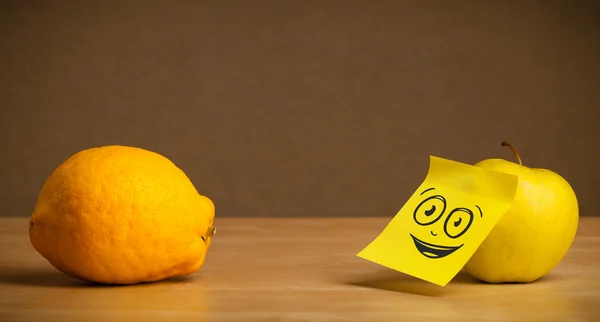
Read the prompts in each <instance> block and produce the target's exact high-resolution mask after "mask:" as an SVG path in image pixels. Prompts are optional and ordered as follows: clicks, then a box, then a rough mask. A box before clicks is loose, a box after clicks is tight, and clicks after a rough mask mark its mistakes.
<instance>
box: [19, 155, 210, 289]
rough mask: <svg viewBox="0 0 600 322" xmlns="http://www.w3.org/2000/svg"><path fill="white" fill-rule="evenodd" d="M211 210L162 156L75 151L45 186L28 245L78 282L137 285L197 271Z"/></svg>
mask: <svg viewBox="0 0 600 322" xmlns="http://www.w3.org/2000/svg"><path fill="white" fill-rule="evenodd" d="M214 216H215V207H214V204H213V202H212V201H211V200H210V199H209V198H208V197H206V196H203V195H201V194H199V193H198V191H197V190H196V188H195V187H194V185H193V184H192V182H191V181H190V179H189V178H188V177H187V176H186V175H185V173H184V172H183V171H182V170H181V169H179V168H178V167H177V166H176V165H175V164H173V162H171V161H170V160H169V159H167V158H166V157H164V156H162V155H160V154H158V153H155V152H152V151H148V150H144V149H141V148H136V147H127V146H117V145H112V146H103V147H96V148H91V149H86V150H83V151H80V152H78V153H76V154H75V155H73V156H71V157H70V158H68V159H67V160H66V161H65V162H63V163H62V164H61V165H60V166H58V168H57V169H56V170H54V172H53V173H52V174H51V175H50V177H49V178H48V179H47V181H46V182H45V184H44V186H43V187H42V190H41V192H40V194H39V196H38V200H37V203H36V205H35V209H34V211H33V214H32V216H31V219H30V221H29V237H30V240H31V244H32V245H33V247H34V248H35V249H36V250H37V252H39V253H40V254H41V255H42V256H43V257H44V258H45V259H47V260H48V262H50V264H52V265H53V266H54V267H55V268H57V269H58V270H60V271H62V272H63V273H65V274H67V275H69V276H72V277H75V278H79V279H82V280H86V281H90V282H96V283H104V284H135V283H140V282H152V281H158V280H162V279H165V278H169V277H174V276H183V275H189V274H192V273H194V272H196V271H197V270H198V269H200V267H201V266H202V265H203V263H204V261H205V258H206V253H207V251H208V248H209V247H210V243H211V236H212V235H213V233H214V226H213V220H214Z"/></svg>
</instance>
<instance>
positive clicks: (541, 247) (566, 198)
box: [464, 141, 579, 283]
mask: <svg viewBox="0 0 600 322" xmlns="http://www.w3.org/2000/svg"><path fill="white" fill-rule="evenodd" d="M502 145H503V146H508V147H509V148H510V149H511V150H512V151H513V153H514V154H515V156H516V158H517V161H518V163H515V162H510V161H507V160H502V159H487V160H483V161H480V162H478V163H476V164H475V166H478V167H482V168H485V169H489V170H494V171H498V172H504V173H509V174H513V175H517V176H518V177H519V186H518V187H517V191H516V195H515V199H514V202H513V204H512V205H511V207H510V208H509V210H508V211H507V212H506V214H505V215H504V216H503V217H502V218H501V219H500V221H499V222H498V223H497V224H496V226H495V227H494V228H493V229H492V231H491V232H490V234H489V235H488V236H487V238H486V239H485V240H484V242H483V243H482V244H481V246H480V247H479V248H478V249H477V251H476V252H475V253H474V254H473V256H472V257H471V259H470V260H469V261H468V262H467V264H466V265H465V266H464V270H465V271H466V272H467V273H469V274H470V275H472V276H473V277H475V278H477V279H479V280H481V281H484V282H487V283H529V282H533V281H535V280H537V279H539V278H540V277H542V276H544V275H546V274H547V273H549V272H550V271H551V270H552V269H553V268H554V267H556V265H558V263H559V262H560V261H561V260H562V259H563V257H564V256H565V255H566V253H567V252H568V250H569V248H570V247H571V244H572V243H573V239H574V238H575V234H576V232H577V226H578V223H579V206H578V202H577V197H576V196H575V192H574V191H573V189H572V188H571V186H570V185H569V183H568V182H567V181H566V180H565V179H564V178H563V177H561V176H560V175H558V174H557V173H555V172H553V171H550V170H547V169H539V168H530V167H527V166H524V165H523V163H522V161H521V158H520V156H519V154H518V152H517V151H516V150H515V148H514V147H513V146H512V145H510V144H509V143H507V142H506V141H504V142H502Z"/></svg>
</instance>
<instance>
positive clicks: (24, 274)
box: [0, 268, 197, 288]
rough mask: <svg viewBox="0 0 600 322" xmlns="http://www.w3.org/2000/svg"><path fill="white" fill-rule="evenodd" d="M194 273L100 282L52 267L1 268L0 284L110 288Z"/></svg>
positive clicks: (167, 281) (180, 279)
mask: <svg viewBox="0 0 600 322" xmlns="http://www.w3.org/2000/svg"><path fill="white" fill-rule="evenodd" d="M195 275H196V274H192V275H188V276H175V277H171V278H167V279H164V280H161V281H156V282H148V283H138V284H100V283H93V282H88V281H83V280H79V279H76V278H73V277H70V276H68V275H66V274H64V273H62V272H60V271H58V270H56V269H54V268H48V269H24V270H1V271H0V284H5V285H20V286H35V287H50V288H111V287H126V286H129V287H131V286H133V287H135V286H144V285H151V284H173V283H182V282H187V281H190V280H192V279H194V278H197V277H196V276H195Z"/></svg>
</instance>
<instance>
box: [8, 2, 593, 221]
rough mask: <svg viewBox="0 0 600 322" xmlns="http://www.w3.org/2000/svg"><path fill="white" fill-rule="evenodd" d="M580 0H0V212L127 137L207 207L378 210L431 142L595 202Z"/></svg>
mask: <svg viewBox="0 0 600 322" xmlns="http://www.w3.org/2000/svg"><path fill="white" fill-rule="evenodd" d="M593 3H594V2H593V1H589V2H584V1H573V2H570V1H563V2H558V1H537V2H536V1H514V2H503V1H414V2H408V1H406V2H404V1H123V2H120V1H96V2H94V1H2V2H1V5H0V32H1V34H0V106H1V124H0V125H1V130H0V140H1V141H0V142H1V146H0V148H1V149H0V150H1V151H2V157H1V158H0V178H2V184H1V185H0V198H1V199H0V202H1V203H2V212H1V213H0V216H29V215H30V212H31V210H32V208H33V205H34V203H35V199H36V196H37V193H38V192H39V190H40V188H41V186H42V184H43V183H44V180H45V179H46V178H47V177H48V175H49V174H50V173H51V171H52V170H53V169H54V168H55V167H56V166H58V164H59V163H60V162H62V161H63V160H65V159H66V158H67V157H68V156H70V155H71V154H73V153H75V152H77V151H79V150H81V149H85V148H89V147H92V146H98V145H105V144H124V145H134V146H139V147H143V148H146V149H150V150H154V151H156V152H159V153H162V154H164V155H165V156H167V157H169V158H170V159H171V160H173V161H174V162H175V163H176V164H177V165H179V166H180V167H181V168H182V169H183V170H184V171H185V172H186V173H187V174H188V175H189V176H190V178H191V179H192V181H193V182H194V184H195V185H196V187H197V188H198V190H199V191H200V192H201V193H202V194H206V195H208V196H209V197H210V198H211V199H213V200H214V201H215V204H216V206H217V216H393V215H394V214H395V212H396V211H397V210H398V209H399V208H400V207H401V206H402V204H403V203H404V202H405V201H406V200H407V198H408V197H409V195H410V194H411V193H412V192H413V191H414V189H415V188H416V187H417V185H418V184H419V183H420V182H421V180H422V179H423V178H424V176H425V174H426V171H427V166H428V156H429V155H430V154H432V155H436V156H440V157H444V158H450V159H454V160H458V161H461V162H467V163H474V162H477V161H479V160H481V159H485V158H490V157H502V158H507V159H511V160H512V159H513V156H512V154H511V153H510V151H509V150H508V149H507V148H505V147H501V146H500V142H501V141H502V140H504V139H506V140H509V141H511V142H512V143H513V144H514V145H516V147H517V148H518V149H519V151H520V152H521V155H522V157H523V159H524V162H525V163H526V164H527V165H529V166H533V167H544V168H549V169H552V170H554V171H556V172H558V173H560V174H561V175H563V176H564V177H565V178H566V179H567V180H568V181H569V182H570V183H571V184H572V186H573V188H574V189H575V191H576V193H577V194H578V197H579V200H580V206H581V208H580V209H581V214H582V215H598V214H600V212H598V208H597V204H596V201H597V197H596V194H597V191H596V187H597V186H598V184H599V183H600V171H598V166H599V165H600V164H599V162H598V147H599V143H598V138H599V135H598V133H599V130H598V125H600V87H599V75H600V63H599V59H600V37H599V31H600V30H599V27H600V11H599V10H598V7H599V6H598V5H594V4H593Z"/></svg>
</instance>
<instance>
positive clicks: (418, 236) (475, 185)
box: [357, 156, 518, 286]
mask: <svg viewBox="0 0 600 322" xmlns="http://www.w3.org/2000/svg"><path fill="white" fill-rule="evenodd" d="M517 185H518V177H517V176H514V175H510V174H505V173H500V172H496V171H491V170H486V169H483V168H480V167H475V166H472V165H469V164H464V163H460V162H456V161H452V160H446V159H442V158H438V157H434V156H431V157H430V164H429V172H428V173H427V177H426V178H425V180H424V181H423V183H422V184H421V185H420V186H419V188H418V189H417V190H416V191H415V192H414V194H413V195H412V196H411V197H410V199H409V200H408V201H407V202H406V203H405V204H404V206H403V207H402V208H401V209H400V210H399V211H398V213H397V214H396V216H394V218H393V219H392V220H391V221H390V223H389V224H388V225H387V226H386V227H385V229H384V230H383V232H381V234H379V236H377V238H375V240H374V241H373V242H371V243H370V244H369V245H368V246H367V247H366V248H365V249H363V250H362V251H361V252H360V253H359V254H358V255H357V256H358V257H361V258H364V259H366V260H369V261H372V262H375V263H377V264H380V265H383V266H386V267H388V268H391V269H394V270H397V271H400V272H402V273H405V274H408V275H412V276H414V277H417V278H420V279H423V280H426V281H429V282H431V283H434V284H437V285H440V286H445V285H446V284H448V283H449V282H450V281H451V280H452V278H454V276H456V274H458V272H459V271H460V270H461V269H462V267H463V266H464V265H465V264H466V263H467V261H468V260H469V258H470V257H471V256H472V255H473V253H475V251H476V250H477V248H478V247H479V245H481V243H482V242H483V241H484V239H485V237H486V236H487V235H488V234H489V233H490V231H491V230H492V228H493V227H494V226H495V225H496V223H497V222H498V221H499V220H500V218H502V216H503V215H504V213H505V212H506V211H507V210H508V208H509V207H510V205H511V204H512V202H513V199H514V196H515V192H516V189H517Z"/></svg>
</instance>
